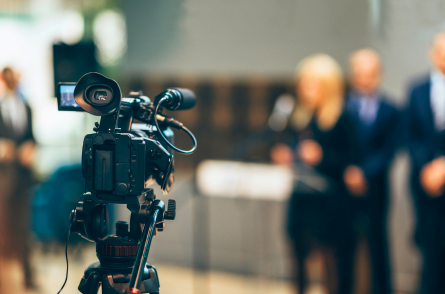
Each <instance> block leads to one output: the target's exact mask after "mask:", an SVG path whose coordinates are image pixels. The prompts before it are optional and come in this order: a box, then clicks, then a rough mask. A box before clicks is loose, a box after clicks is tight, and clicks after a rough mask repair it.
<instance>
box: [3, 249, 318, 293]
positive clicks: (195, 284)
mask: <svg viewBox="0 0 445 294" xmlns="http://www.w3.org/2000/svg"><path fill="white" fill-rule="evenodd" d="M43 251H46V253H43ZM95 261H97V258H96V256H95V250H94V247H92V246H89V247H87V248H85V249H82V250H81V251H79V250H75V249H74V250H70V253H69V276H68V281H67V283H66V286H65V288H64V290H63V291H62V293H63V294H74V293H79V291H78V290H77V286H78V283H79V281H80V278H81V276H82V274H83V271H84V269H85V267H87V266H88V265H89V264H90V263H92V262H95ZM33 265H34V269H35V271H36V277H35V280H36V284H37V290H32V291H29V290H28V291H26V290H25V289H24V287H23V286H22V280H23V277H22V275H21V269H20V267H19V265H18V264H17V263H15V262H4V261H3V262H1V269H0V270H1V274H0V293H26V294H40V293H45V294H46V293H57V291H58V290H59V288H60V286H61V285H62V284H63V281H64V279H65V270H66V263H65V256H64V252H63V248H60V247H54V248H38V249H36V250H35V252H34V255H33ZM156 267H157V269H158V274H159V278H160V283H161V293H162V294H173V293H181V294H189V293H190V294H193V293H210V294H220V293H221V294H223V293H224V294H226V293H231V294H238V293H239V294H241V293H243V294H244V293H252V294H253V293H260V294H261V293H277V294H291V293H295V292H294V290H293V287H292V283H290V282H289V281H283V280H273V279H268V278H265V277H246V276H244V275H237V274H231V273H225V272H219V271H209V272H205V273H198V272H196V271H194V270H193V269H190V268H185V267H180V266H175V265H169V264H156ZM99 291H100V290H99ZM322 293H324V292H323V291H322V288H321V287H317V286H314V287H312V288H311V289H310V291H309V293H308V294H322Z"/></svg>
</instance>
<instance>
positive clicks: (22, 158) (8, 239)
mask: <svg viewBox="0 0 445 294" xmlns="http://www.w3.org/2000/svg"><path fill="white" fill-rule="evenodd" d="M0 82H1V83H2V85H3V89H4V91H3V93H0V202H1V205H0V210H1V211H0V234H1V241H0V259H1V260H0V261H3V264H4V263H5V262H7V261H8V260H11V259H14V260H18V261H19V262H20V264H21V265H22V267H23V274H24V281H25V286H27V287H28V288H33V287H34V283H33V277H32V272H31V266H30V245H29V240H28V239H29V226H30V225H29V212H30V200H29V192H30V191H29V190H30V188H31V185H32V179H33V178H32V171H31V167H32V164H33V160H34V150H35V140H34V136H33V132H32V115H31V109H30V107H29V106H28V104H27V103H26V102H25V101H24V100H23V97H22V95H21V94H20V93H19V91H18V89H17V85H18V75H17V74H16V73H15V72H14V71H13V70H12V69H11V68H9V67H6V68H4V69H3V71H2V72H1V74H0ZM3 270H4V269H3Z"/></svg>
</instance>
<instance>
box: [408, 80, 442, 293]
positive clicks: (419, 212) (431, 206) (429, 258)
mask: <svg viewBox="0 0 445 294" xmlns="http://www.w3.org/2000/svg"><path fill="white" fill-rule="evenodd" d="M430 89H431V82H430V80H429V79H424V80H422V81H420V82H418V83H415V84H414V86H413V87H412V89H411V90H410V97H409V98H410V105H409V108H408V111H407V116H406V118H407V121H408V130H409V136H408V148H409V151H410V155H411V163H412V170H411V188H412V195H413V200H414V209H415V212H416V233H415V240H416V243H417V245H418V246H419V248H420V251H421V253H422V257H423V266H422V278H421V283H420V293H421V294H426V293H428V294H436V293H445V283H444V279H445V194H444V195H441V196H440V197H436V198H433V197H430V196H428V195H427V194H426V193H425V191H424V190H423V188H422V187H421V185H420V178H419V177H420V172H421V170H422V168H423V167H424V166H425V164H427V163H429V162H430V161H432V160H433V159H435V158H437V157H439V156H444V155H445V131H441V132H438V131H437V130H436V127H435V124H434V115H433V112H432V108H431V103H430V94H431V93H430Z"/></svg>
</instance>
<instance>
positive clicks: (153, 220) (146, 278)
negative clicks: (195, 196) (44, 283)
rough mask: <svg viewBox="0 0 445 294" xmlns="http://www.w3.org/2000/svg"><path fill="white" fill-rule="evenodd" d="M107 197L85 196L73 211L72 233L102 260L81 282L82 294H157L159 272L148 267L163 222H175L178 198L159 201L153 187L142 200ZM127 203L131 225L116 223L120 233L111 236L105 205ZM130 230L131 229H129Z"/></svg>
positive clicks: (94, 265)
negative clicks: (92, 244)
mask: <svg viewBox="0 0 445 294" xmlns="http://www.w3.org/2000/svg"><path fill="white" fill-rule="evenodd" d="M110 197H113V196H110V195H106V194H102V195H101V194H91V193H85V194H83V197H82V199H81V201H79V202H78V204H77V206H76V209H75V210H73V212H72V213H71V216H70V219H71V231H72V232H76V233H78V234H79V235H81V236H82V237H84V238H85V239H87V240H89V241H93V242H96V253H97V257H98V259H99V262H95V263H93V264H91V265H90V266H88V267H87V269H86V270H85V273H84V276H83V277H82V279H81V281H80V284H79V287H78V289H79V291H80V292H81V293H83V294H96V293H97V292H98V290H99V286H102V293H103V294H123V293H135V294H140V293H159V287H160V284H159V279H158V274H157V271H156V268H155V267H154V266H152V265H149V264H147V263H146V261H147V256H148V253H149V250H150V245H151V240H152V238H153V236H154V235H155V234H156V232H162V231H163V230H164V220H174V219H175V216H176V202H175V200H171V199H170V200H169V201H168V209H167V211H165V205H164V202H163V201H162V200H159V199H156V196H155V195H154V193H153V190H152V189H146V190H144V192H143V193H142V194H141V195H140V196H124V197H123V198H120V199H116V198H113V199H111V198H110ZM109 203H114V204H126V205H127V208H128V209H129V210H130V211H131V218H130V228H129V225H128V223H127V222H123V221H118V222H117V223H116V235H107V234H106V232H107V228H108V211H107V207H106V206H105V204H109ZM129 229H130V230H129Z"/></svg>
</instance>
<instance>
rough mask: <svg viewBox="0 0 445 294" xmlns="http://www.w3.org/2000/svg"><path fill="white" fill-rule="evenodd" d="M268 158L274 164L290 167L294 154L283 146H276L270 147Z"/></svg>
mask: <svg viewBox="0 0 445 294" xmlns="http://www.w3.org/2000/svg"><path fill="white" fill-rule="evenodd" d="M270 157H271V159H272V162H273V163H275V164H280V165H286V166H291V165H292V163H293V162H294V153H293V152H292V149H291V148H289V147H288V146H287V145H284V144H277V145H275V146H273V147H272V150H271V151H270Z"/></svg>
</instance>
